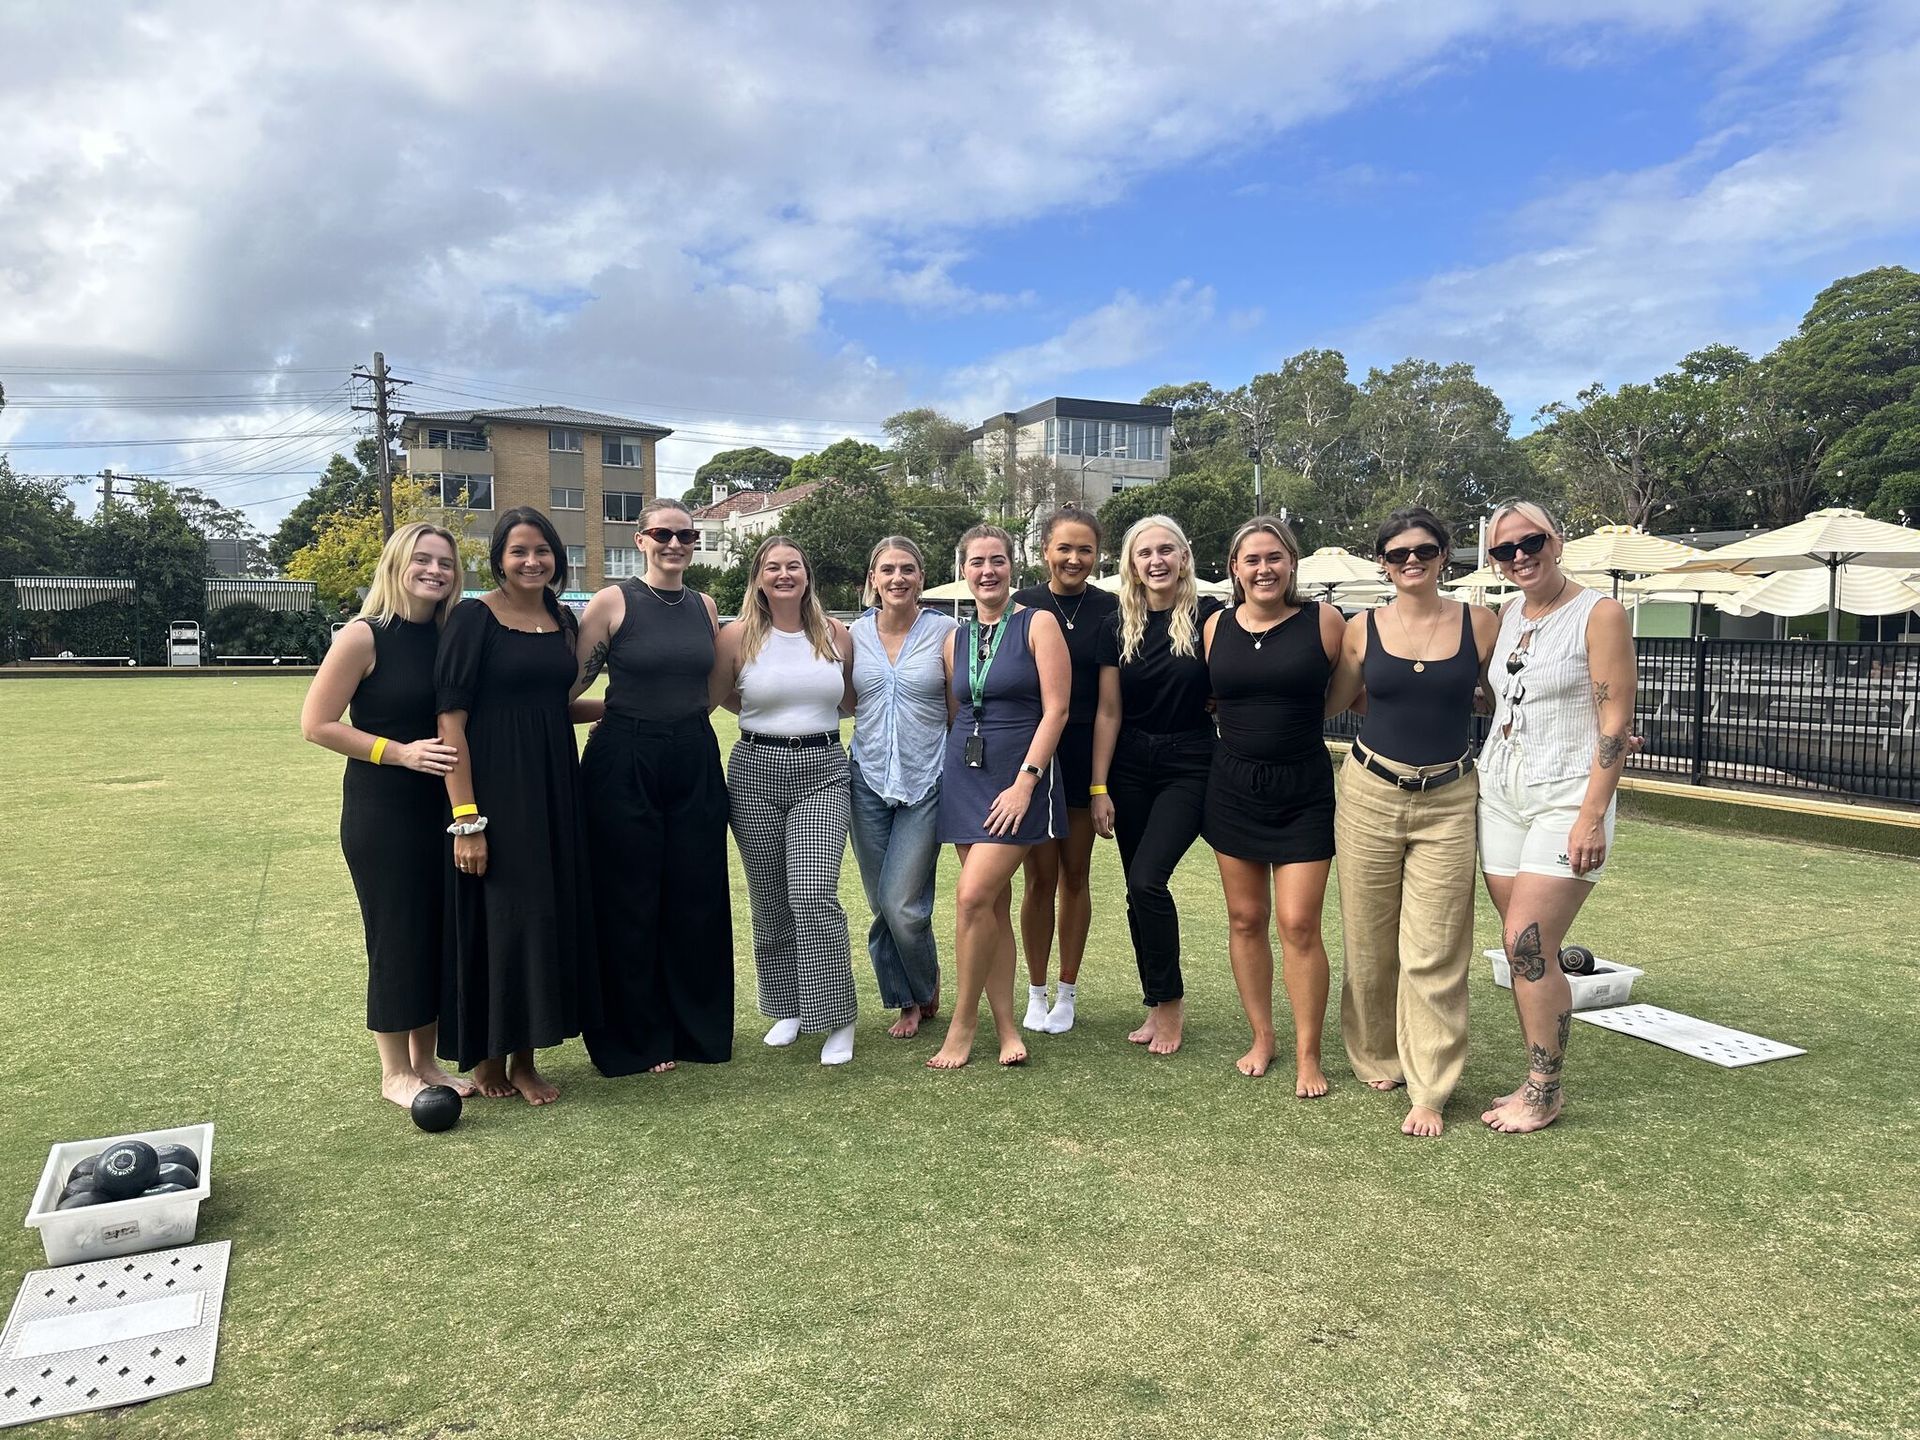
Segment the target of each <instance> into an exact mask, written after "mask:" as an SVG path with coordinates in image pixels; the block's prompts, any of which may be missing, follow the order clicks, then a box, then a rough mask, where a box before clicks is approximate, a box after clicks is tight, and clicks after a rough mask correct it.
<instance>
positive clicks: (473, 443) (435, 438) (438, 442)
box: [427, 425, 487, 450]
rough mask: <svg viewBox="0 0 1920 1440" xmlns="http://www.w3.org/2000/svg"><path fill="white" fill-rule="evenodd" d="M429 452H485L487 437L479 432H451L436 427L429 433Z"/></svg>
mask: <svg viewBox="0 0 1920 1440" xmlns="http://www.w3.org/2000/svg"><path fill="white" fill-rule="evenodd" d="M427 448H428V449H429V450H484V449H486V448H487V437H486V436H485V435H482V434H481V433H480V432H479V431H478V430H449V429H443V428H441V427H440V426H437V425H436V426H434V427H432V428H430V429H429V430H428V431H427Z"/></svg>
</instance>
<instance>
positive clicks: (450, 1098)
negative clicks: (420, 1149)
mask: <svg viewBox="0 0 1920 1440" xmlns="http://www.w3.org/2000/svg"><path fill="white" fill-rule="evenodd" d="M407 1108H408V1110H409V1111H410V1112H411V1113H412V1115H413V1123H414V1124H416V1125H418V1126H419V1127H420V1128H421V1129H422V1130H430V1131H435V1132H438V1131H441V1130H451V1129H452V1128H453V1127H454V1126H455V1125H456V1124H458V1123H459V1121H460V1092H459V1091H458V1090H455V1089H453V1088H452V1087H451V1086H448V1085H429V1086H427V1088H426V1089H424V1090H422V1091H421V1092H420V1093H419V1094H418V1095H416V1096H414V1097H413V1104H412V1105H410V1106H408V1107H407Z"/></svg>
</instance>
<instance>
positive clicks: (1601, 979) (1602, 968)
mask: <svg viewBox="0 0 1920 1440" xmlns="http://www.w3.org/2000/svg"><path fill="white" fill-rule="evenodd" d="M1482 953H1483V954H1484V955H1485V956H1486V957H1487V958H1488V959H1489V960H1491V961H1492V962H1493V983H1494V984H1496V985H1499V986H1502V987H1503V988H1505V989H1508V990H1511V989H1512V988H1513V970H1512V968H1511V967H1510V966H1509V965H1508V964H1507V952H1506V951H1505V950H1500V949H1494V950H1486V951H1483V952H1482ZM1646 973H1647V972H1646V971H1644V970H1636V969H1634V968H1633V966H1631V965H1618V964H1615V963H1614V962H1613V961H1611V960H1602V959H1601V958H1600V957H1599V956H1597V955H1596V956H1594V958H1593V974H1591V975H1569V976H1567V984H1568V985H1570V986H1572V987H1573V1008H1574V1009H1576V1010H1605V1009H1607V1008H1608V1007H1609V1006H1612V1005H1625V1004H1626V1003H1627V997H1628V996H1629V995H1631V994H1632V993H1633V982H1634V981H1636V980H1638V979H1639V978H1640V977H1641V976H1642V975H1644V974H1646Z"/></svg>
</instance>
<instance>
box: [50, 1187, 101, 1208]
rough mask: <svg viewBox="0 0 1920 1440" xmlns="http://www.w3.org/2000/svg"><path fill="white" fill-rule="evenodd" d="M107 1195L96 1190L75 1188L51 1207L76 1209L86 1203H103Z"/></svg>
mask: <svg viewBox="0 0 1920 1440" xmlns="http://www.w3.org/2000/svg"><path fill="white" fill-rule="evenodd" d="M106 1203H108V1202H107V1197H106V1196H105V1195H102V1194H101V1193H100V1192H99V1191H98V1190H76V1191H74V1192H73V1194H71V1195H69V1196H67V1198H66V1199H64V1200H62V1201H61V1202H60V1203H59V1204H58V1205H56V1206H54V1207H53V1208H54V1209H56V1210H78V1209H81V1208H82V1207H83V1206H87V1205H105V1204H106Z"/></svg>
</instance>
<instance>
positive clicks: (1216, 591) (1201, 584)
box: [1093, 575, 1233, 600]
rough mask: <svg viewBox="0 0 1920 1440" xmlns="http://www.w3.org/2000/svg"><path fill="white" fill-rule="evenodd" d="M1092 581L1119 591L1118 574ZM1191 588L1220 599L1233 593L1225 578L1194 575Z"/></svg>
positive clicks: (1099, 586) (1112, 592)
mask: <svg viewBox="0 0 1920 1440" xmlns="http://www.w3.org/2000/svg"><path fill="white" fill-rule="evenodd" d="M1093 583H1094V585H1095V587H1096V588H1098V589H1101V590H1105V591H1108V592H1110V593H1111V594H1114V595H1118V594H1119V593H1120V577H1119V576H1118V575H1102V576H1101V577H1100V578H1099V579H1098V580H1095V581H1094V582H1093ZM1193 588H1194V589H1196V590H1198V591H1199V592H1200V593H1201V594H1202V595H1212V596H1214V597H1215V598H1217V599H1221V600H1225V599H1226V598H1228V597H1229V596H1230V595H1232V594H1233V586H1232V585H1231V584H1230V583H1229V582H1228V581H1225V580H1201V579H1199V578H1197V577H1196V578H1195V580H1194V582H1193Z"/></svg>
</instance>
